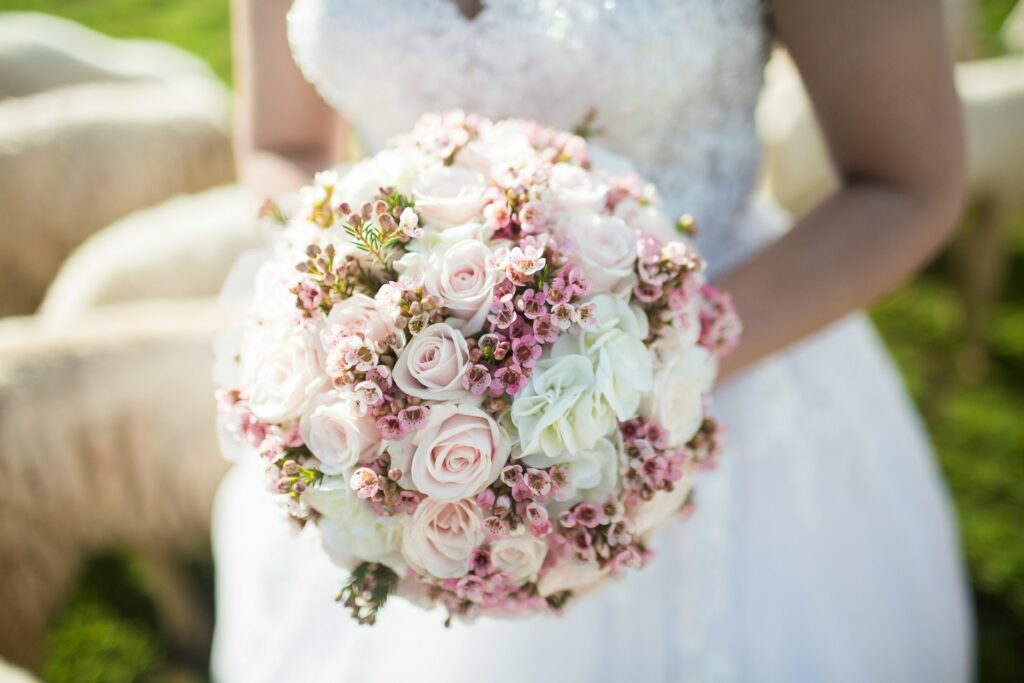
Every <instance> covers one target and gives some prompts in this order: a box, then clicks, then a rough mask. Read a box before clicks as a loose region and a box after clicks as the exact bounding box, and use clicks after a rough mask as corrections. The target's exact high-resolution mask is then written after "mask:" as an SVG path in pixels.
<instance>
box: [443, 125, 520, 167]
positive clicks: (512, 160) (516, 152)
mask: <svg viewBox="0 0 1024 683" xmlns="http://www.w3.org/2000/svg"><path fill="white" fill-rule="evenodd" d="M539 160H540V154H538V152H537V150H536V149H534V148H533V145H531V144H530V140H529V138H527V137H526V133H525V132H524V131H523V129H522V128H521V127H520V126H519V125H517V124H516V123H515V122H512V121H499V122H498V123H496V124H494V125H493V126H490V127H488V128H486V129H485V130H483V131H482V132H481V133H480V136H479V137H478V138H477V139H476V140H473V141H472V142H470V143H469V144H468V145H466V146H465V147H463V148H462V149H461V150H460V151H459V153H458V154H457V155H456V156H455V163H456V164H457V165H459V166H468V167H469V168H475V169H476V170H478V171H480V172H481V173H486V174H493V173H494V172H497V171H501V170H505V169H507V168H509V167H512V168H523V167H525V166H528V165H530V164H533V163H536V162H538V161H539Z"/></svg>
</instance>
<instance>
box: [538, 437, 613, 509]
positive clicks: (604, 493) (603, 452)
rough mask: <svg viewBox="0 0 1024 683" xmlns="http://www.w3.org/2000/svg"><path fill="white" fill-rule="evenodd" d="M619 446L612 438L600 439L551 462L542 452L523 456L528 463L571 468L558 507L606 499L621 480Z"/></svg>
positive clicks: (539, 465)
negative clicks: (567, 483)
mask: <svg viewBox="0 0 1024 683" xmlns="http://www.w3.org/2000/svg"><path fill="white" fill-rule="evenodd" d="M620 451H621V449H620V447H619V446H618V445H617V444H616V443H615V442H614V441H612V440H611V439H604V438H602V439H598V440H597V442H596V443H594V445H593V446H591V447H590V448H585V449H583V450H581V451H578V452H576V453H570V454H567V455H566V457H565V458H564V459H563V460H560V461H557V462H552V461H550V460H547V459H546V458H545V457H544V456H543V455H537V454H535V455H531V456H527V457H525V458H523V459H522V460H523V462H524V463H525V464H526V465H528V466H529V467H550V466H551V465H560V466H562V467H564V468H565V469H566V470H568V471H569V488H568V489H566V490H564V491H563V494H564V498H563V497H559V499H558V500H559V503H560V505H559V507H568V506H570V505H572V504H575V503H578V502H581V501H586V502H590V503H603V502H604V501H605V500H606V499H607V498H608V495H609V494H611V493H612V492H614V491H615V487H616V486H617V485H618V481H619V455H620Z"/></svg>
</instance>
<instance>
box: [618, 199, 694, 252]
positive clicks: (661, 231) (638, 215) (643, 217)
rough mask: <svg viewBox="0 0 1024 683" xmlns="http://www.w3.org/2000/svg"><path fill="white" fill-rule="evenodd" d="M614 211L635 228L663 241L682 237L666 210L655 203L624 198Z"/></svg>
mask: <svg viewBox="0 0 1024 683" xmlns="http://www.w3.org/2000/svg"><path fill="white" fill-rule="evenodd" d="M612 213H613V214H614V215H615V216H616V217H618V218H621V219H622V220H623V221H625V222H626V225H628V226H629V227H631V228H633V229H634V230H639V231H640V232H643V233H646V234H648V235H651V236H652V237H655V238H657V239H658V240H660V241H662V242H671V241H672V240H678V239H680V237H681V236H680V234H679V233H677V232H676V230H675V227H674V226H673V225H672V221H670V220H669V219H668V216H666V215H665V212H664V211H662V210H661V209H660V208H659V207H657V206H655V205H651V204H648V205H646V206H645V205H643V204H641V203H640V202H638V201H636V200H635V199H624V200H622V201H621V202H619V203H618V204H616V205H615V210H614V211H613V212H612Z"/></svg>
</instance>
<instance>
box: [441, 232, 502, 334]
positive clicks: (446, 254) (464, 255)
mask: <svg viewBox="0 0 1024 683" xmlns="http://www.w3.org/2000/svg"><path fill="white" fill-rule="evenodd" d="M491 255H492V254H491V250H490V249H489V248H488V247H487V246H486V245H485V244H484V243H483V242H480V241H478V240H474V239H466V240H462V241H460V242H456V243H455V244H452V245H450V246H447V247H441V248H438V249H437V250H436V251H435V252H434V253H432V254H431V255H430V258H429V262H428V266H427V268H426V269H425V271H424V273H423V279H424V284H425V285H426V287H427V290H428V291H429V292H430V293H431V294H432V295H434V296H436V297H438V298H439V299H440V300H441V303H442V304H444V306H446V307H447V308H448V310H449V312H450V314H451V318H450V319H449V321H448V322H449V323H450V324H451V325H452V327H455V328H457V329H459V330H461V331H462V333H463V334H465V335H467V336H469V335H474V334H476V333H478V332H479V331H480V330H482V329H483V326H484V323H485V322H486V321H487V314H488V313H490V310H491V303H492V297H493V294H494V286H495V285H496V284H497V282H498V277H499V274H498V271H497V270H496V269H494V268H492V267H490V265H489V263H488V262H489V260H490V258H491Z"/></svg>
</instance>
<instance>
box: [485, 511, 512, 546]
mask: <svg viewBox="0 0 1024 683" xmlns="http://www.w3.org/2000/svg"><path fill="white" fill-rule="evenodd" d="M483 529H484V537H485V538H486V539H487V540H488V541H498V540H501V539H502V538H505V537H506V536H508V524H507V523H506V522H505V520H503V519H501V518H500V517H495V516H493V515H492V516H490V517H485V518H484V522H483Z"/></svg>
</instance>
